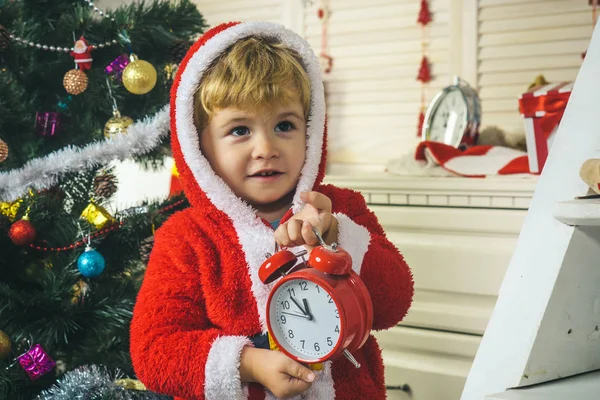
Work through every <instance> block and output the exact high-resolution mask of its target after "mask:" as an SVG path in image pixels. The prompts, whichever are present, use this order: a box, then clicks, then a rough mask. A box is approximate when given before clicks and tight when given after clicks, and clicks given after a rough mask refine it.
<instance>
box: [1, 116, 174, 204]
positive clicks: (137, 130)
mask: <svg viewBox="0 0 600 400" xmlns="http://www.w3.org/2000/svg"><path fill="white" fill-rule="evenodd" d="M167 133H169V107H168V106H165V107H163V108H162V110H161V111H159V112H157V113H156V114H155V115H153V116H151V117H147V118H145V119H143V120H140V121H136V122H135V123H133V124H131V125H130V126H129V127H128V128H127V132H126V133H124V134H119V135H116V136H114V137H112V138H109V139H105V140H101V141H97V142H93V143H90V144H88V145H86V146H83V147H75V146H66V147H64V148H62V149H60V150H57V151H55V152H52V153H50V154H48V155H46V156H44V157H39V158H34V159H32V160H30V161H29V162H27V164H25V165H24V166H23V167H22V168H19V169H13V170H10V171H8V172H2V173H0V201H14V200H16V199H18V198H19V197H21V196H23V195H24V194H26V193H27V191H28V190H29V189H35V190H43V189H47V188H49V187H52V186H53V185H56V184H57V183H58V181H59V179H60V178H61V177H62V176H64V175H65V174H67V173H70V172H75V171H87V170H89V169H91V168H96V167H99V166H102V165H106V164H109V163H110V162H112V161H114V160H124V159H126V158H127V157H131V156H134V155H139V154H144V153H147V152H149V151H150V150H152V149H153V148H155V147H156V146H157V145H158V144H159V143H160V141H161V140H162V138H163V137H164V136H166V135H167Z"/></svg>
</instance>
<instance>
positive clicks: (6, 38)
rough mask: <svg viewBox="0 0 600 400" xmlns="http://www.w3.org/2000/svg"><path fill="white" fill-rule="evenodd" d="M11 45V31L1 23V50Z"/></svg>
mask: <svg viewBox="0 0 600 400" xmlns="http://www.w3.org/2000/svg"><path fill="white" fill-rule="evenodd" d="M9 45H10V33H8V31H7V30H6V28H5V27H3V26H2V25H0V50H6V49H8V46H9Z"/></svg>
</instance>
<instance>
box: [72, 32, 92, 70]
mask: <svg viewBox="0 0 600 400" xmlns="http://www.w3.org/2000/svg"><path fill="white" fill-rule="evenodd" d="M93 49H94V46H90V45H89V44H88V42H87V40H85V38H84V37H83V36H81V37H80V38H79V40H77V41H75V45H74V46H73V51H71V55H72V56H73V58H74V59H75V65H76V66H77V67H78V68H79V69H80V70H81V71H89V70H90V69H91V68H92V60H93V59H92V50H93Z"/></svg>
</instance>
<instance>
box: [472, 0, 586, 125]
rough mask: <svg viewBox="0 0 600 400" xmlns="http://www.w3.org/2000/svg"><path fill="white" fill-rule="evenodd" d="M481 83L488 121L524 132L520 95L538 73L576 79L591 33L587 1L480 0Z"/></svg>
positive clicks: (556, 78)
mask: <svg viewBox="0 0 600 400" xmlns="http://www.w3.org/2000/svg"><path fill="white" fill-rule="evenodd" d="M478 11H479V48H478V62H479V63H478V65H479V68H478V85H479V94H480V96H481V101H482V110H483V117H482V122H483V125H484V126H489V125H496V126H498V127H500V128H502V129H504V130H505V131H506V132H508V133H522V132H523V131H524V127H523V119H522V118H521V117H520V115H519V112H518V97H519V95H520V94H521V93H522V92H524V91H525V90H527V87H528V86H529V84H530V83H531V82H532V81H533V80H534V79H535V77H536V76H537V75H539V74H543V75H544V76H545V78H546V80H548V81H550V82H559V81H572V80H574V79H575V77H576V76H577V72H578V70H579V68H580V66H581V62H582V59H581V53H582V52H584V51H585V50H586V48H587V45H588V44H589V41H590V37H591V35H592V13H591V7H590V6H589V5H588V1H587V0H555V1H543V0H479V10H478Z"/></svg>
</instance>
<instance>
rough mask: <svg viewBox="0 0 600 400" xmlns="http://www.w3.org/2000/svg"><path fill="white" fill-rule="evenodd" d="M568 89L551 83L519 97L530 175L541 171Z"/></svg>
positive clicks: (569, 84)
mask: <svg viewBox="0 0 600 400" xmlns="http://www.w3.org/2000/svg"><path fill="white" fill-rule="evenodd" d="M572 89H573V82H561V83H551V84H547V85H539V86H534V87H532V88H531V89H529V90H528V91H527V92H526V93H523V94H522V95H521V96H520V97H519V111H520V113H521V115H522V116H523V118H524V121H525V139H526V141H527V156H528V158H529V171H530V172H531V173H536V174H538V173H541V172H542V169H543V168H544V164H545V163H546V158H548V152H549V151H550V148H551V147H552V142H553V140H554V136H555V134H556V130H557V129H558V125H559V123H560V120H561V118H562V116H563V113H564V112H565V108H566V106H567V102H568V101H569V96H570V95H571V90H572Z"/></svg>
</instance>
